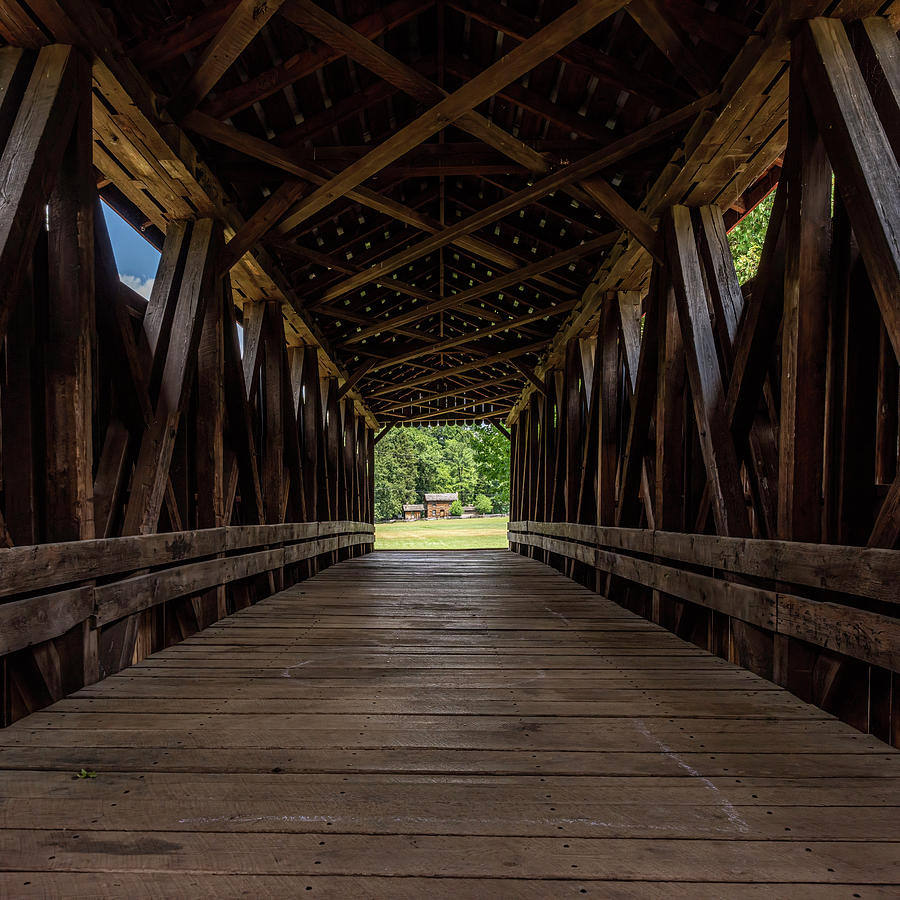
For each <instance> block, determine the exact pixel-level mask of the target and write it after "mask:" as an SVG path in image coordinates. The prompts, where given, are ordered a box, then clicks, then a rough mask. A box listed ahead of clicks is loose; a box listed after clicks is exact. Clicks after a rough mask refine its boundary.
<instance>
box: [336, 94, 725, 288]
mask: <svg viewBox="0 0 900 900" xmlns="http://www.w3.org/2000/svg"><path fill="white" fill-rule="evenodd" d="M712 100H713V98H712V97H706V98H703V99H702V100H696V101H694V102H693V103H689V104H688V105H687V106H686V107H683V108H682V109H680V110H677V111H676V112H674V113H670V114H669V115H668V116H663V117H662V118H661V119H657V120H656V121H655V122H652V123H651V124H650V125H645V126H644V127H643V128H640V129H638V130H637V131H636V132H634V133H633V134H631V135H628V136H627V137H624V138H621V139H620V140H617V141H614V142H613V143H611V144H610V145H609V146H608V147H605V148H604V149H602V150H598V151H596V152H595V153H591V154H589V155H588V156H586V157H584V158H583V159H581V160H578V161H577V162H573V163H570V164H569V165H568V166H566V167H564V168H562V169H559V170H557V171H556V172H553V173H551V174H550V175H547V176H546V177H544V178H542V179H540V180H539V181H537V182H535V183H534V184H533V185H530V186H528V187H526V188H523V189H522V190H521V191H517V192H516V193H514V194H510V195H509V196H508V197H504V198H503V199H502V200H499V201H497V202H496V203H493V204H491V205H490V206H488V207H486V208H485V209H484V210H482V211H481V212H478V213H474V214H473V215H471V216H468V217H467V218H465V219H464V220H463V221H462V222H458V223H457V224H456V225H451V226H449V227H447V228H444V229H443V230H441V231H439V232H437V233H436V234H432V235H431V236H430V237H427V238H425V239H424V240H422V241H420V242H419V243H417V244H415V245H413V246H412V247H410V248H409V249H408V250H403V251H401V252H400V253H397V254H395V255H394V256H392V257H390V258H389V259H386V260H383V261H382V262H380V263H378V264H377V265H375V266H371V267H369V268H368V269H365V270H364V271H363V272H361V273H360V274H359V275H355V276H352V277H351V278H347V279H345V280H344V281H342V282H340V283H339V284H337V285H334V286H333V287H331V288H329V289H328V290H327V291H326V292H325V294H324V295H323V296H322V298H321V299H323V300H332V299H334V298H335V297H339V296H341V295H342V294H345V293H347V292H349V291H352V290H355V289H356V288H357V287H360V286H361V285H362V284H365V283H366V282H367V281H374V280H376V279H378V278H379V277H380V278H384V277H385V275H386V274H387V273H389V272H392V271H393V270H394V269H397V268H399V267H401V266H404V265H407V264H408V263H410V262H413V260H416V259H419V258H420V257H422V256H425V255H427V254H428V253H431V252H432V251H433V250H436V249H438V248H439V247H443V246H445V245H446V244H450V243H454V242H456V241H457V240H458V239H459V238H461V237H463V236H465V235H468V234H469V233H470V232H473V231H476V230H478V229H480V228H484V227H485V226H486V225H489V224H491V223H493V222H496V221H497V220H498V219H502V218H503V217H504V216H507V215H509V214H510V213H513V212H517V211H518V210H520V209H522V208H523V207H525V206H528V205H529V204H530V203H533V202H534V201H535V200H537V199H539V198H541V197H544V196H546V195H547V194H549V193H551V192H553V191H555V190H558V189H560V188H562V187H564V186H565V185H567V184H570V183H572V182H574V181H582V180H584V179H586V178H588V177H590V176H592V175H594V174H595V173H596V172H597V171H599V170H601V169H604V168H606V167H607V166H611V165H613V164H614V163H616V162H619V161H620V160H622V159H624V158H626V157H627V156H630V155H631V154H633V153H636V152H638V151H639V150H642V149H644V148H646V147H648V146H651V145H652V144H654V143H656V142H657V141H659V140H660V139H662V138H664V137H667V136H668V135H670V134H672V132H673V131H677V130H679V129H680V128H681V127H683V126H684V125H685V124H686V123H687V122H688V121H690V120H691V119H693V118H694V117H696V116H697V114H698V113H700V112H701V111H702V110H703V109H705V108H706V107H707V106H709V104H710V103H711V102H712Z"/></svg>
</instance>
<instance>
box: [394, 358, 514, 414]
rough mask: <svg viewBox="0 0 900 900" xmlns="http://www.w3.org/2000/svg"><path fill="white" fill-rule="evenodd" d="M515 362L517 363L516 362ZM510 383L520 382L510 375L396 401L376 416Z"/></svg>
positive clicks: (511, 361)
mask: <svg viewBox="0 0 900 900" xmlns="http://www.w3.org/2000/svg"><path fill="white" fill-rule="evenodd" d="M516 362H517V361H516ZM509 363H510V365H512V366H515V362H513V360H509ZM511 381H521V379H520V378H519V376H518V375H512V376H509V377H507V378H500V379H497V378H491V379H488V380H485V381H476V382H473V383H472V384H465V385H460V386H458V387H455V388H453V389H451V390H448V391H441V392H440V393H437V394H428V395H427V396H425V397H416V398H412V399H409V400H402V401H401V400H398V401H393V402H391V403H389V404H388V405H386V406H381V407H379V408H378V410H377V415H382V414H387V413H391V412H394V411H396V410H398V409H406V408H407V407H409V406H423V405H425V404H427V403H430V402H431V401H433V400H445V399H447V398H448V397H461V396H463V395H467V394H469V393H471V392H472V391H478V390H483V389H484V388H486V387H502V386H505V385H507V384H509V382H511Z"/></svg>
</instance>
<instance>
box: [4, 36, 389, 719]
mask: <svg viewBox="0 0 900 900" xmlns="http://www.w3.org/2000/svg"><path fill="white" fill-rule="evenodd" d="M0 80H2V84H0V88H2V90H0V183H2V184H3V185H4V186H5V189H4V196H3V202H2V205H0V273H2V280H3V284H2V289H0V342H2V359H0V363H2V366H0V474H2V483H0V548H2V549H0V722H2V723H4V724H5V723H8V722H10V721H13V720H15V719H17V718H19V717H21V716H22V715H25V714H27V713H28V712H30V711H32V710H34V709H37V708H39V707H41V706H44V705H46V704H47V703H50V702H52V701H53V700H56V699H58V698H60V697H62V696H64V695H66V694H67V693H70V692H71V691H73V690H76V689H77V688H79V687H80V686H82V685H84V684H88V683H91V682H93V681H96V680H97V679H98V678H102V677H104V676H105V675H108V674H110V673H112V672H116V671H118V670H119V669H121V668H123V667H125V666H127V665H130V664H132V663H133V662H136V661H138V660H140V659H142V658H143V657H144V656H146V655H147V654H148V653H151V652H153V651H154V650H157V649H160V648H162V647H164V646H167V645H168V644H171V643H174V642H176V641H179V640H182V639H183V638H184V637H186V636H188V635H190V634H192V633H194V632H195V631H197V630H199V629H202V628H204V627H206V626H208V625H209V624H211V623H212V622H215V621H216V620H217V619H219V618H221V617H222V616H224V615H227V614H229V613H231V612H234V611H235V610H238V609H241V608H242V607H244V606H247V605H249V604H251V603H254V602H256V601H257V600H259V599H260V598H262V597H265V596H267V595H268V594H270V593H272V592H273V591H276V590H280V589H281V588H283V587H286V586H289V585H291V584H294V583H295V582H297V581H298V580H300V579H302V578H305V577H307V576H309V575H310V574H313V573H315V572H316V571H318V570H319V569H320V568H322V567H324V566H327V565H330V564H332V563H333V562H336V561H337V560H339V559H344V558H347V557H350V556H355V555H358V554H360V553H364V552H367V551H368V550H370V549H371V546H372V541H373V532H372V527H371V524H370V523H371V522H372V520H373V519H372V515H373V485H372V448H373V434H372V429H371V427H370V426H369V423H368V421H367V420H366V418H365V417H364V415H363V414H362V411H361V410H359V409H358V408H357V406H356V404H355V403H354V402H353V401H352V400H351V399H349V397H345V396H344V394H343V391H342V389H341V387H340V386H339V384H338V382H337V379H336V378H334V377H333V376H327V375H324V374H323V372H322V367H321V366H320V359H319V355H318V350H317V349H316V348H315V347H312V346H304V345H298V346H290V347H289V346H288V345H287V343H286V337H285V322H284V319H283V315H282V309H281V306H280V304H279V303H277V302H271V301H270V302H266V301H263V302H258V303H251V302H249V301H247V300H246V299H245V298H244V297H243V296H242V295H241V294H240V293H239V292H237V291H235V290H233V288H232V284H231V281H230V278H229V275H228V273H227V268H228V267H227V265H225V264H224V263H223V260H224V259H226V258H227V250H226V241H225V228H224V227H223V224H222V223H221V222H219V221H217V220H216V219H214V218H204V217H202V216H198V217H196V218H193V219H187V220H181V221H174V222H172V223H171V224H170V225H169V227H168V230H167V232H166V236H165V242H164V244H163V247H162V260H161V263H160V267H159V271H158V273H157V277H156V279H155V282H154V286H153V290H152V293H151V296H150V298H149V300H145V299H144V298H143V297H141V296H139V295H138V294H136V293H135V292H134V291H132V290H130V289H129V288H128V287H126V286H125V285H124V284H122V283H121V282H120V280H119V277H118V274H117V268H116V263H115V259H114V257H113V252H112V247H111V244H110V240H109V235H108V234H107V231H106V226H105V222H104V218H103V214H102V212H101V209H100V206H99V201H98V198H97V192H96V189H95V184H96V175H95V170H94V168H93V163H92V155H93V150H94V146H93V144H94V140H95V139H96V136H95V134H94V132H93V128H92V118H93V117H92V93H91V66H90V64H89V62H88V61H87V59H86V58H84V57H83V56H82V55H81V54H80V52H79V51H77V50H75V49H74V48H72V47H68V46H62V45H49V46H46V47H43V48H41V49H40V50H39V51H25V50H20V49H17V48H13V47H4V48H2V49H0ZM123 164H126V163H125V162H124V161H123Z"/></svg>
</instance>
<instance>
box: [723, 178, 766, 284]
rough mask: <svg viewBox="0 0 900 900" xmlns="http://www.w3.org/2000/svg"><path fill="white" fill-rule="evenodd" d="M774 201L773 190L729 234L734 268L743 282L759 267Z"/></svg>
mask: <svg viewBox="0 0 900 900" xmlns="http://www.w3.org/2000/svg"><path fill="white" fill-rule="evenodd" d="M774 202H775V192H774V191H773V192H772V193H771V194H769V196H768V197H766V199H765V200H763V202H762V203H760V204H759V206H757V207H756V209H754V210H753V212H751V213H749V214H748V215H747V216H745V217H744V219H743V220H742V221H741V222H740V224H739V225H737V226H736V227H735V228H733V229H732V231H731V233H730V234H729V235H728V243H729V244H730V245H731V253H732V256H734V268H735V271H736V272H737V277H738V281H739V282H740V283H741V284H743V283H744V282H745V281H749V280H750V279H751V278H753V276H754V275H756V270H757V269H758V268H759V258H760V256H761V255H762V249H763V243H764V242H765V239H766V228H768V226H769V217H770V216H771V215H772V204H773V203H774Z"/></svg>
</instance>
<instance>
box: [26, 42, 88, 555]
mask: <svg viewBox="0 0 900 900" xmlns="http://www.w3.org/2000/svg"><path fill="white" fill-rule="evenodd" d="M72 76H74V78H73V80H74V87H75V92H76V93H75V97H74V98H73V99H72V101H71V102H73V103H74V104H75V105H76V107H77V109H78V117H77V119H76V121H75V124H74V127H73V128H72V133H71V137H70V139H69V141H68V145H67V147H66V151H65V154H64V156H63V158H62V161H61V165H60V169H59V172H58V173H57V174H56V180H55V185H54V188H53V191H52V192H51V194H50V197H49V202H48V203H47V223H48V229H47V272H46V277H47V308H46V310H42V311H41V313H40V315H41V318H44V317H45V321H44V322H43V323H42V327H41V330H42V331H43V334H44V350H43V357H44V421H45V426H46V427H45V432H44V440H45V453H46V457H45V459H46V465H45V466H43V467H42V469H43V470H44V478H45V479H46V480H45V494H44V496H45V503H46V507H45V515H46V531H45V539H46V540H48V541H69V540H79V539H85V538H93V537H94V533H95V532H94V495H93V494H94V490H93V487H94V485H93V481H94V479H93V465H94V442H93V413H94V408H93V407H94V371H95V356H96V313H95V306H94V304H95V299H94V298H95V289H94V214H95V209H96V199H95V193H94V187H93V184H92V183H91V175H92V172H93V168H92V164H91V152H92V134H91V119H90V114H89V109H88V97H89V96H90V90H91V76H90V70H89V68H88V66H87V64H86V63H84V62H83V61H81V60H80V59H79V64H78V65H77V66H76V67H75V68H74V71H73V72H72ZM70 77H71V76H70ZM59 137H61V136H59ZM62 140H63V142H64V141H65V139H64V138H63V139H62ZM35 265H39V263H35ZM37 277H38V278H40V277H41V276H40V274H38V275H37Z"/></svg>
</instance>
